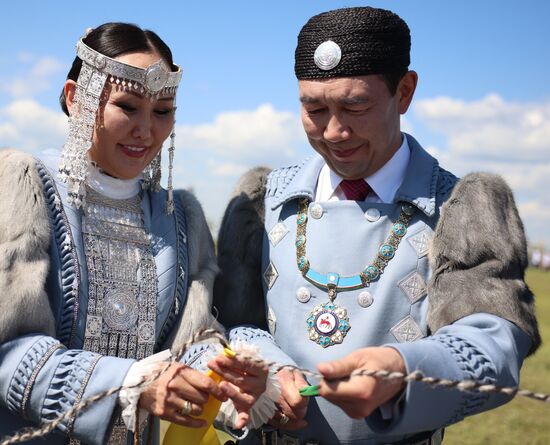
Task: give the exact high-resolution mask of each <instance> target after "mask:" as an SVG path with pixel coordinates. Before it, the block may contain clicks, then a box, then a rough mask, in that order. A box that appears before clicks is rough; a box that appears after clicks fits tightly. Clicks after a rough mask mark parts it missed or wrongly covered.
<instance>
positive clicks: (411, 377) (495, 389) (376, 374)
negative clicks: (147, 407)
mask: <svg viewBox="0 0 550 445" xmlns="http://www.w3.org/2000/svg"><path fill="white" fill-rule="evenodd" d="M204 340H217V341H218V343H219V344H220V345H222V346H223V347H227V346H229V345H228V342H227V340H226V338H225V337H224V335H223V334H222V333H221V332H219V331H217V330H215V329H204V330H201V331H198V332H197V333H196V334H195V335H194V336H193V338H192V339H191V340H189V341H188V342H187V343H185V344H183V345H182V346H181V347H180V349H179V350H178V351H177V353H176V354H175V355H174V359H173V360H172V361H169V362H166V365H164V366H163V367H162V368H161V369H159V370H157V371H156V372H154V373H153V374H151V375H150V376H148V377H146V378H144V379H142V380H141V381H140V382H138V383H136V384H134V385H129V386H126V387H125V386H117V387H114V388H111V389H109V390H107V391H104V392H102V393H100V394H96V395H95V396H92V397H89V398H88V399H86V400H84V401H81V402H80V403H78V404H76V405H75V406H73V407H72V408H71V409H70V410H68V411H66V412H65V413H64V414H62V415H61V416H59V417H58V418H57V419H55V420H53V421H52V422H49V423H47V424H45V425H43V426H41V427H37V428H24V429H22V430H20V431H18V432H17V433H15V434H14V435H12V436H8V437H4V438H2V441H1V442H0V445H11V444H15V443H21V442H26V441H28V440H31V439H35V438H38V437H43V436H46V435H47V434H49V433H51V432H52V431H53V430H54V429H55V428H56V427H57V426H59V425H60V424H61V423H62V422H63V421H65V420H67V419H69V418H70V417H72V416H76V415H77V414H78V413H80V412H82V411H84V410H86V409H87V408H88V407H89V406H90V405H92V404H94V403H96V402H99V401H100V400H102V399H104V398H106V397H109V396H111V395H113V394H116V393H118V392H119V391H121V390H122V389H123V388H127V389H134V388H143V389H144V388H146V387H147V386H149V385H150V384H152V383H153V382H155V381H156V380H158V379H159V378H160V376H161V375H162V374H164V373H165V372H166V371H167V370H168V368H169V367H170V365H171V364H172V363H174V362H178V361H179V360H180V359H181V357H182V356H183V354H185V352H186V351H187V350H188V349H189V347H190V346H191V345H193V344H194V343H197V342H199V341H204ZM236 356H237V357H239V358H241V359H243V360H248V361H251V362H253V363H255V364H258V365H263V366H266V367H268V368H273V369H274V371H275V373H277V372H278V371H281V370H283V369H288V370H292V371H298V372H300V373H302V374H303V375H304V376H308V377H315V378H319V379H321V378H323V376H322V374H320V373H318V372H315V371H310V370H308V369H302V368H299V367H298V366H294V365H282V364H280V363H277V362H269V361H265V360H263V359H260V358H257V357H253V356H250V355H246V354H242V353H236ZM356 376H363V377H373V378H376V379H381V380H401V381H403V382H405V383H408V382H420V383H423V384H426V385H428V386H430V387H432V388H438V387H440V388H447V389H457V390H459V391H464V392H479V393H495V394H496V393H500V394H505V395H507V396H511V397H513V396H516V395H519V396H522V397H526V398H529V399H533V400H537V401H539V402H544V403H550V395H549V394H544V393H536V392H533V391H529V390H526V389H520V388H518V387H502V386H497V385H486V384H482V383H480V382H476V381H473V380H461V381H458V380H447V379H439V378H436V377H427V376H425V375H424V374H423V373H422V372H420V371H413V372H411V373H409V374H404V373H402V372H390V371H386V370H380V369H379V370H371V369H360V370H357V371H354V372H352V373H351V374H350V378H351V377H356ZM136 430H137V429H136ZM138 440H139V439H138ZM135 441H136V436H134V442H135Z"/></svg>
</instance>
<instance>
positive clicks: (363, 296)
mask: <svg viewBox="0 0 550 445" xmlns="http://www.w3.org/2000/svg"><path fill="white" fill-rule="evenodd" d="M357 302H358V303H359V306H361V307H369V306H370V305H371V304H372V303H373V302H374V298H373V297H372V295H371V294H370V293H369V292H367V291H363V292H361V293H360V294H359V295H358V296H357Z"/></svg>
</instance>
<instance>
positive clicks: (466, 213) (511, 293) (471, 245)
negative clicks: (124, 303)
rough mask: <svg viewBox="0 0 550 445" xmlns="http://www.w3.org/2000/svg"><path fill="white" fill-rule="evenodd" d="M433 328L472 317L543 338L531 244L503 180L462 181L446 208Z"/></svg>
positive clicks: (435, 246) (439, 234)
mask: <svg viewBox="0 0 550 445" xmlns="http://www.w3.org/2000/svg"><path fill="white" fill-rule="evenodd" d="M430 263H431V266H432V269H433V276H432V278H431V280H430V282H429V284H428V295H429V298H430V306H429V309H428V326H429V328H430V330H431V331H432V332H435V331H437V330H438V329H439V328H440V327H442V326H445V325H448V324H451V323H453V322H455V321H456V320H458V319H460V318H462V317H465V316H467V315H470V314H473V313H478V312H484V313H489V314H493V315H497V316H499V317H502V318H504V319H506V320H508V321H510V322H512V323H514V324H515V325H516V326H518V327H519V328H521V329H522V330H523V331H525V332H526V333H527V334H528V335H529V336H530V337H531V339H532V345H531V350H530V353H533V352H534V351H535V350H536V349H537V348H538V346H539V345H540V342H541V338H540V335H539V331H538V328H537V321H536V318H535V313H534V311H535V309H534V297H533V294H532V293H531V291H530V290H529V288H528V287H527V285H526V284H525V281H524V275H525V268H526V267H527V243H526V240H525V234H524V232H523V224H522V222H521V220H520V218H519V215H518V211H517V209H516V205H515V203H514V197H513V195H512V191H511V190H510V188H509V187H508V185H507V184H506V183H505V182H504V180H503V179H502V178H500V177H499V176H496V175H493V174H489V173H473V174H470V175H468V176H465V177H464V178H463V179H461V180H460V181H459V182H458V184H457V185H456V187H455V188H454V190H453V192H452V194H451V196H450V198H449V200H448V201H447V202H446V203H445V204H444V205H443V208H442V211H441V218H440V220H439V223H438V224H437V227H436V231H435V236H434V240H433V243H432V247H431V252H430Z"/></svg>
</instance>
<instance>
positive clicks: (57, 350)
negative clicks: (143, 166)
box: [0, 153, 216, 445]
mask: <svg viewBox="0 0 550 445" xmlns="http://www.w3.org/2000/svg"><path fill="white" fill-rule="evenodd" d="M0 154H1V153H0ZM5 162H7V161H5ZM15 167H17V166H15ZM15 167H14V168H15ZM36 167H37V169H38V174H39V178H40V185H39V186H38V187H41V189H42V190H43V196H44V198H45V204H46V207H47V213H48V216H49V223H50V226H51V239H50V247H49V260H50V261H49V266H50V268H49V274H48V278H47V282H46V283H44V286H45V289H46V294H47V297H48V300H49V305H50V307H51V309H52V312H53V316H54V319H55V334H53V333H50V334H49V335H47V334H46V333H41V332H30V333H27V332H24V333H22V335H19V336H16V337H15V338H11V339H9V340H8V341H4V342H3V343H0V363H1V366H0V439H1V438H4V437H5V436H7V435H12V434H13V433H15V432H16V431H18V430H20V429H21V428H24V427H29V426H37V425H38V424H41V423H44V422H51V421H52V420H54V419H56V418H57V417H58V416H60V415H61V414H63V413H64V412H66V411H67V410H69V409H70V408H72V407H73V406H74V405H75V404H77V403H78V402H80V401H84V400H85V399H87V398H89V397H90V396H92V395H94V394H98V393H101V392H103V391H105V390H108V389H110V388H113V387H117V386H119V385H121V384H122V382H123V380H124V377H125V376H126V373H127V371H128V369H129V367H130V366H131V365H132V364H133V363H134V360H132V359H123V358H117V357H106V356H100V355H98V354H96V353H91V352H88V351H84V350H82V349H81V348H82V345H83V339H84V331H85V324H86V323H85V322H86V312H87V302H88V298H87V295H88V292H87V286H88V279H87V270H86V260H85V258H84V253H83V246H82V242H83V241H82V233H81V213H80V211H79V210H76V209H75V208H73V207H71V206H70V205H68V204H66V198H67V193H66V186H65V185H64V184H62V183H60V182H58V181H57V179H56V173H55V172H56V170H55V167H54V168H51V169H48V168H47V167H45V166H44V165H43V164H42V163H41V162H39V161H38V162H37V163H36ZM29 176H32V175H29ZM14 187H15V190H14V192H15V193H17V192H18V189H17V187H18V184H14ZM0 199H3V198H0ZM22 199H26V197H25V196H23V197H22ZM165 205H166V191H164V190H161V191H160V192H158V193H152V192H149V191H144V192H143V198H142V207H143V214H144V222H145V229H146V231H147V232H148V233H149V234H150V236H151V247H152V253H153V256H154V259H155V264H156V268H157V277H158V300H157V319H156V323H157V325H156V332H157V333H158V335H157V342H156V350H160V349H163V348H166V344H167V341H168V340H169V337H170V336H171V335H172V334H173V331H174V330H175V329H176V326H177V323H178V322H179V320H180V319H181V317H182V313H183V309H184V307H185V304H186V301H187V298H188V277H189V267H188V266H189V261H188V241H189V240H188V237H187V226H186V217H185V215H184V206H183V204H182V202H181V201H180V198H179V196H178V197H177V199H176V200H175V211H174V213H173V214H172V215H167V214H166V213H165V211H164V209H165ZM197 206H198V204H197ZM198 212H199V213H200V217H201V218H202V219H201V221H200V223H202V226H203V227H204V230H205V232H206V234H207V235H205V237H206V238H205V240H201V241H200V242H201V243H202V244H203V246H202V248H203V249H204V250H205V251H208V252H210V254H209V255H210V256H212V255H213V245H212V241H211V238H210V234H209V232H208V229H207V226H206V223H205V221H204V217H203V216H202V212H201V211H200V208H199V209H198ZM13 222H14V223H16V222H17V215H13ZM0 229H1V228H0ZM208 249H210V250H208ZM207 259H208V255H205V256H204V257H202V260H204V261H206V260H207ZM212 269H213V270H214V271H215V269H216V266H215V263H214V265H213V266H212ZM214 273H215V272H214ZM214 273H213V274H212V279H213V275H214ZM192 278H193V277H191V278H189V281H190V280H192ZM0 298H2V299H6V298H10V296H9V295H5V294H3V295H0ZM28 309H29V313H31V311H32V310H33V308H28ZM205 310H206V312H208V313H209V308H206V309H205ZM19 316H20V317H25V314H19ZM44 316H47V314H44ZM170 340H171V339H170ZM117 397H118V396H117V394H114V395H112V396H110V397H107V398H106V399H103V400H102V401H101V402H99V403H94V404H93V405H92V406H91V407H89V408H88V409H86V410H85V411H83V412H81V413H79V415H78V416H77V417H72V418H69V419H67V420H65V421H63V422H62V424H61V425H60V426H59V428H57V429H56V430H54V432H53V433H52V434H50V435H49V436H48V437H47V438H46V442H47V443H48V444H66V443H68V442H69V436H70V437H71V438H74V439H77V440H80V441H82V442H83V443H87V444H97V445H100V444H103V443H106V442H107V438H108V435H109V431H110V426H111V422H112V421H113V418H114V415H115V414H116V413H118V412H119V411H120V410H119V408H118V403H117ZM26 443H29V444H39V443H40V444H42V443H45V442H44V439H37V440H33V441H30V442H26ZM128 443H131V440H130V437H129V438H128Z"/></svg>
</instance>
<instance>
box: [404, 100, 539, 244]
mask: <svg viewBox="0 0 550 445" xmlns="http://www.w3.org/2000/svg"><path fill="white" fill-rule="evenodd" d="M414 114H415V117H416V118H417V119H418V120H420V121H422V122H423V123H424V124H426V125H427V126H428V127H429V128H431V129H433V130H435V131H436V132H439V133H441V134H442V135H443V136H444V137H445V139H446V143H443V144H442V146H431V147H429V148H428V151H429V152H430V153H431V154H432V155H434V156H436V157H437V158H438V159H439V161H440V163H441V165H442V166H443V167H444V168H447V169H449V170H451V171H453V172H454V173H456V174H458V175H460V176H462V175H464V174H466V173H468V172H470V171H491V172H494V173H498V174H500V175H501V176H503V177H504V179H505V180H506V181H507V182H508V184H509V185H510V187H511V188H512V190H513V191H514V195H515V197H516V201H517V203H518V208H519V210H520V214H521V216H522V218H523V221H524V224H525V227H526V231H527V235H528V238H529V240H530V241H533V242H540V241H545V242H546V243H547V244H548V245H549V246H550V237H549V236H548V234H547V229H546V228H547V227H549V226H550V198H549V196H548V193H547V187H548V185H547V184H548V178H549V177H550V100H546V101H542V102H539V103H520V102H507V101H505V100H504V99H502V98H501V97H500V96H498V95H495V94H492V95H488V96H486V97H484V98H482V99H480V100H476V101H470V102H468V101H464V100H461V99H453V98H449V97H438V98H434V99H424V100H420V101H418V102H417V104H416V106H415V107H414Z"/></svg>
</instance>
